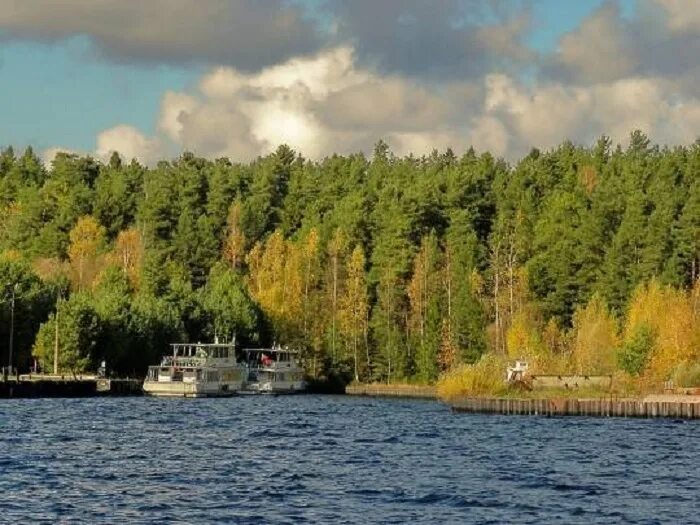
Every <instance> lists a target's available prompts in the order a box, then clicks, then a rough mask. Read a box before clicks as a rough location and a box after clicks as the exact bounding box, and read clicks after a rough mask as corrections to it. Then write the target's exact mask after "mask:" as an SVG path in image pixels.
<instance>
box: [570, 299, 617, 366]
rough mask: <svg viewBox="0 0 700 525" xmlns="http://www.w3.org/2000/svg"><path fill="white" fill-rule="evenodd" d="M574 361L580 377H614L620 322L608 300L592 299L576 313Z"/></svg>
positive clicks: (573, 347) (573, 339)
mask: <svg viewBox="0 0 700 525" xmlns="http://www.w3.org/2000/svg"><path fill="white" fill-rule="evenodd" d="M571 335H572V347H571V359H572V364H573V366H574V369H575V371H576V373H577V374H585V375H589V374H611V373H612V372H614V371H615V368H616V355H617V348H618V346H619V344H620V341H619V337H618V326H617V321H616V320H615V318H614V317H613V315H612V313H611V312H610V310H609V309H608V306H607V304H605V300H604V299H603V298H602V297H601V296H600V295H598V294H595V295H593V297H591V299H590V300H589V301H588V304H587V305H586V306H585V307H579V308H577V309H576V312H574V317H573V327H572V331H571Z"/></svg>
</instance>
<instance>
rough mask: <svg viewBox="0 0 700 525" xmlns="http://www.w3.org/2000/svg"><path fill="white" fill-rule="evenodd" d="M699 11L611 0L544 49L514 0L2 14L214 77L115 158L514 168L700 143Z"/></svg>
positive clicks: (33, 6)
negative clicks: (532, 41) (470, 152)
mask: <svg viewBox="0 0 700 525" xmlns="http://www.w3.org/2000/svg"><path fill="white" fill-rule="evenodd" d="M696 4H697V5H700V2H697V3H693V2H691V3H688V2H683V1H679V0H651V1H649V2H644V3H640V4H639V7H638V9H637V10H636V11H635V12H634V13H632V14H631V15H630V14H629V13H623V11H622V10H621V9H620V7H619V5H618V3H617V2H616V1H614V0H609V1H607V2H604V3H603V4H602V5H601V6H600V7H599V8H597V9H596V10H594V11H593V12H592V13H591V14H590V15H589V16H587V17H586V18H585V19H584V20H583V21H582V22H581V23H580V25H579V26H578V27H577V28H575V29H574V30H572V31H570V32H569V33H567V34H565V35H563V36H562V37H561V39H560V41H559V43H558V46H557V48H556V50H554V51H553V52H551V53H541V54H535V53H534V52H533V51H532V50H531V49H529V48H528V46H527V45H525V44H524V41H525V38H526V36H527V35H528V31H530V28H531V25H532V24H531V19H530V16H529V15H528V11H527V10H526V9H524V8H523V7H522V6H526V5H527V3H526V2H523V3H516V4H513V3H512V2H506V1H505V0H503V1H502V0H491V1H490V2H480V1H476V0H436V1H434V2H425V1H423V0H387V1H383V2H376V1H373V0H354V1H353V2H345V1H341V0H324V1H322V2H313V3H308V2H303V1H300V0H261V1H260V2H228V1H226V0H197V1H196V2H195V0H172V1H171V0H153V1H152V2H146V3H142V4H139V3H136V2H120V1H119V2H118V1H117V0H89V1H88V0H64V1H62V2H58V1H54V0H50V1H48V2H38V0H23V1H22V2H20V1H13V2H11V3H10V4H9V8H6V9H4V10H3V11H1V12H0V34H1V35H3V36H4V37H5V38H40V39H45V40H54V39H60V38H64V37H69V36H71V35H75V34H85V35H88V36H89V37H90V38H92V40H93V41H94V42H95V43H96V45H97V46H99V48H100V49H101V50H102V51H103V52H104V53H106V54H108V55H110V56H113V57H118V58H120V59H148V60H155V61H183V60H193V61H198V62H199V63H206V64H208V67H209V69H208V70H207V71H206V73H204V74H203V75H202V76H201V78H200V79H199V81H198V82H197V83H196V85H194V86H193V87H191V88H189V89H186V90H181V91H167V92H166V93H164V94H163V96H162V99H161V104H160V111H159V115H158V116H157V118H156V121H155V123H154V124H155V129H156V133H155V134H154V135H153V136H148V135H147V134H145V133H144V132H142V131H140V130H138V129H135V128H133V127H130V126H127V125H117V126H115V127H112V128H110V129H108V130H105V131H103V132H102V133H101V134H99V136H98V137H97V155H99V156H100V157H101V158H106V157H107V156H108V155H109V153H110V152H111V151H113V150H118V151H119V152H120V153H122V154H123V155H124V156H125V157H127V158H130V157H136V158H138V159H140V160H142V161H143V162H147V163H152V162H154V161H155V160H156V159H158V158H161V157H163V156H167V155H168V154H170V153H175V152H178V151H181V150H183V149H187V150H191V151H194V152H195V153H197V154H199V155H203V156H207V157H211V158H216V157H221V156H227V157H231V158H232V159H235V160H249V159H252V158H254V157H256V156H258V155H261V154H266V153H268V152H270V151H272V150H274V149H275V148H276V147H277V146H278V145H279V144H281V143H287V144H289V145H290V146H291V147H293V148H295V149H297V150H298V151H299V152H300V153H302V154H303V155H305V156H307V157H311V158H320V157H323V156H325V155H328V154H331V153H334V152H338V153H348V152H354V151H358V150H362V151H365V152H370V151H371V150H372V147H373V145H374V144H375V143H376V141H377V140H379V139H384V140H385V141H387V142H388V143H389V145H390V146H391V147H392V148H393V149H394V151H395V152H396V153H398V154H407V153H414V154H417V155H420V154H423V153H429V152H430V151H431V150H432V149H434V148H437V149H444V148H447V147H451V148H453V149H454V150H455V151H457V152H459V151H464V150H465V149H466V148H467V147H469V146H470V145H473V146H475V147H476V148H477V149H479V150H489V151H491V152H492V153H494V154H496V155H503V156H505V157H507V158H509V159H514V158H517V157H518V156H521V155H523V154H525V153H527V151H528V150H529V149H530V148H531V147H539V148H549V147H553V146H555V145H557V144H559V143H560V142H561V141H562V140H564V139H570V140H573V141H575V142H579V143H591V142H593V141H594V140H595V139H596V138H598V137H599V136H600V135H603V134H605V135H610V136H611V137H612V138H613V139H614V140H615V141H618V142H625V141H626V139H627V137H628V134H629V132H630V131H631V130H633V129H636V128H639V129H641V130H643V131H645V132H647V133H648V134H649V135H650V136H651V138H652V139H653V140H657V141H659V142H662V143H669V144H671V143H688V142H692V141H694V140H696V138H697V133H698V129H700V83H698V82H697V78H700V62H699V61H698V59H697V57H698V56H700V8H698V7H697V6H696ZM311 6H315V8H317V9H318V10H319V13H318V16H317V17H316V18H313V17H311V18H310V17H308V16H307V15H309V11H308V10H309V9H310V7H311ZM504 6H506V7H504ZM514 6H515V7H514ZM305 10H306V11H305ZM159 17H160V18H159Z"/></svg>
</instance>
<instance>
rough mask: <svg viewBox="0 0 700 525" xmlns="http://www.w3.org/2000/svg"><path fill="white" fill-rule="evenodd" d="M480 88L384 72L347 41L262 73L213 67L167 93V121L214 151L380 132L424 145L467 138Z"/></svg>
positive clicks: (323, 148) (203, 150) (320, 151)
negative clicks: (189, 87) (363, 60)
mask: <svg viewBox="0 0 700 525" xmlns="http://www.w3.org/2000/svg"><path fill="white" fill-rule="evenodd" d="M479 91H480V89H479V87H478V86H474V85H471V84H469V83H448V84H446V85H441V86H439V88H436V89H429V88H427V87H425V86H422V85H420V84H419V83H417V82H416V81H413V80H410V79H407V78H405V77H398V76H392V77H383V76H381V75H379V74H377V73H376V72H372V71H370V70H368V69H363V68H362V67H360V66H358V64H357V63H356V58H355V55H354V53H353V50H352V49H351V48H349V47H339V48H335V49H331V50H327V51H324V52H321V53H319V54H317V55H315V56H313V57H309V58H295V59H291V60H288V61H286V62H284V63H281V64H277V65H274V66H271V67H269V68H265V69H263V70H262V71H260V72H259V73H255V74H251V73H244V72H241V71H238V70H236V69H233V68H230V67H217V68H214V69H213V70H211V71H210V72H208V73H207V74H205V75H204V76H203V77H202V78H201V79H200V81H199V83H198V86H197V89H196V90H195V91H194V92H191V93H180V92H168V93H166V94H165V96H164V97H163V100H162V103H161V112H160V117H159V129H160V131H161V133H162V134H163V135H164V137H165V138H168V139H169V140H171V141H172V142H174V143H175V144H176V145H177V146H178V147H179V148H184V149H190V150H193V151H196V152H197V153H199V154H202V155H206V156H209V157H220V156H229V157H233V158H236V159H250V158H253V157H255V156H257V155H260V154H264V153H267V152H269V151H272V150H274V149H275V148H276V147H277V146H278V145H279V144H282V143H286V144H289V145H290V146H292V147H293V148H296V149H298V150H299V151H300V152H302V153H303V154H304V155H306V156H308V157H312V158H319V157H321V156H323V155H327V154H330V153H332V152H336V151H340V152H348V151H357V150H358V149H363V150H368V149H371V147H372V145H373V144H374V143H375V142H376V141H377V140H378V139H379V138H384V139H385V140H387V141H388V142H389V143H390V144H391V145H392V146H393V147H394V148H395V149H396V150H397V152H400V153H401V152H406V153H408V152H409V151H413V152H416V153H424V152H427V151H430V150H431V149H433V148H434V147H447V146H449V145H451V144H454V142H456V141H459V140H460V138H463V137H461V135H460V134H459V133H457V132H456V130H457V129H459V128H460V127H461V126H464V125H465V124H466V122H465V119H466V117H467V115H468V111H467V109H468V108H469V107H472V106H474V104H476V103H478V96H477V93H478V92H479ZM446 93H449V94H450V96H448V98H447V99H446V98H445V95H446ZM455 103H456V104H457V105H459V108H457V107H456V104H455Z"/></svg>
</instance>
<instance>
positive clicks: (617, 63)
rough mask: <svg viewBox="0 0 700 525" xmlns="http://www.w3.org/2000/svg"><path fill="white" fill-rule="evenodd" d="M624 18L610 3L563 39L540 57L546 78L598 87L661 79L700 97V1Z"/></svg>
mask: <svg viewBox="0 0 700 525" xmlns="http://www.w3.org/2000/svg"><path fill="white" fill-rule="evenodd" d="M638 6H639V7H638V10H637V11H636V12H635V13H633V14H632V15H629V16H624V15H623V13H622V11H621V9H620V7H619V4H618V2H616V1H613V0H609V1H607V2H605V3H603V4H602V5H601V6H600V7H599V8H598V9H597V10H595V11H594V12H593V13H591V14H590V15H589V16H588V17H587V18H586V19H584V20H583V22H582V23H581V24H580V26H579V27H578V28H576V29H574V30H573V31H571V32H569V33H567V34H565V35H564V36H562V38H561V40H560V42H559V46H558V49H557V50H556V51H555V52H554V53H552V54H550V55H546V56H544V57H542V73H543V75H542V78H547V79H550V80H556V81H563V82H568V83H571V84H577V83H578V84H595V83H599V82H612V81H615V80H621V79H624V78H632V77H663V78H664V79H666V80H669V81H674V82H676V87H677V89H678V90H681V91H683V92H685V93H687V94H690V95H693V96H697V95H700V88H699V87H698V83H697V78H698V76H699V75H700V62H698V59H697V57H698V56H699V55H700V2H686V1H677V0H652V1H649V2H640V3H639V4H638Z"/></svg>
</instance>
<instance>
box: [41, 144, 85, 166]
mask: <svg viewBox="0 0 700 525" xmlns="http://www.w3.org/2000/svg"><path fill="white" fill-rule="evenodd" d="M59 153H69V154H76V155H81V154H82V153H81V152H79V151H76V150H73V149H70V148H63V147H61V146H52V147H50V148H46V149H45V150H43V151H42V152H41V153H40V154H39V158H40V159H41V162H42V163H43V164H44V166H46V167H47V168H50V167H51V163H52V162H53V161H54V159H55V158H56V155H58V154H59Z"/></svg>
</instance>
